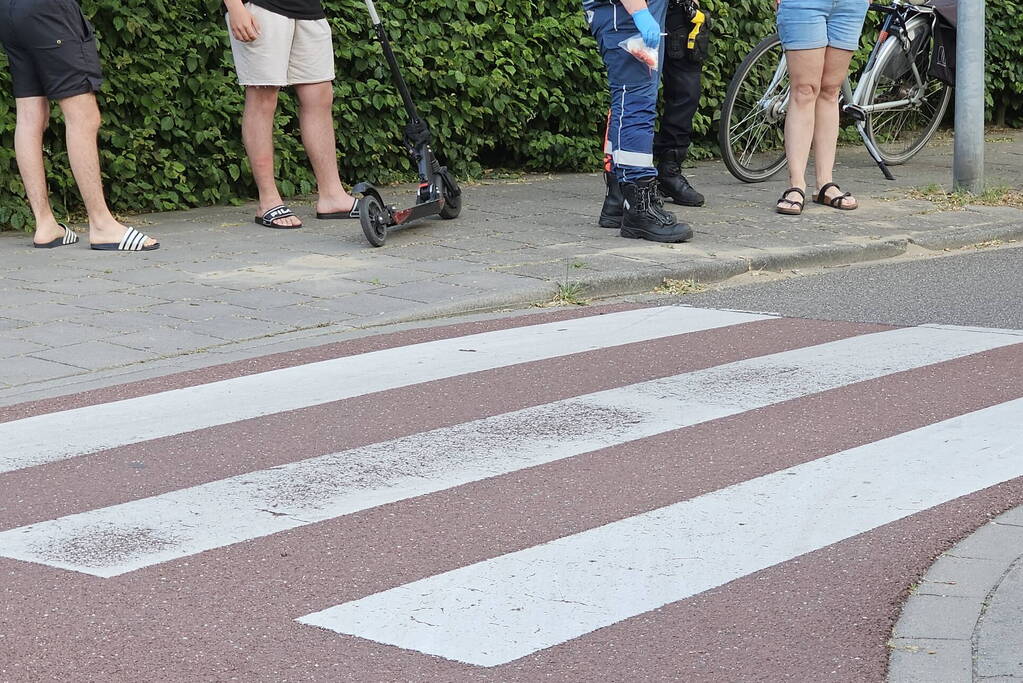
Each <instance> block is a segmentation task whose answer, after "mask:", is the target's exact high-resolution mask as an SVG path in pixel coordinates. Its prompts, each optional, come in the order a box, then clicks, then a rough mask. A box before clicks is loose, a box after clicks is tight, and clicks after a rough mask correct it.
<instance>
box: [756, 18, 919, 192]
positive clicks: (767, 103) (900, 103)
mask: <svg viewBox="0 0 1023 683" xmlns="http://www.w3.org/2000/svg"><path fill="white" fill-rule="evenodd" d="M870 9H872V10H874V11H879V12H884V13H885V14H886V15H887V17H886V18H885V20H884V22H883V23H882V25H881V30H880V33H879V34H878V39H877V42H875V43H874V47H873V48H872V49H871V52H870V57H868V59H867V65H866V66H865V67H864V69H863V72H862V73H861V74H860V79H859V81H858V82H857V84H856V90H855V91H853V88H852V82H851V81H850V79H849V77H846V79H845V81H843V82H842V93H841V101H840V105H839V106H840V107H841V110H842V111H843V112H844V113H846V114H848V115H849V116H850V117H851V118H852V119H853V120H854V121H855V122H856V130H857V132H858V133H859V134H860V138H862V140H863V145H864V146H865V147H866V148H867V152H869V153H870V156H871V157H872V158H873V159H874V161H875V162H876V163H877V165H878V168H880V169H881V172H882V173H884V176H885V178H887V179H888V180H895V176H893V175H892V172H891V171H890V170H889V169H888V166H887V164H885V163H884V161H883V160H882V159H881V154H880V152H879V151H878V150H877V147H876V146H875V145H874V143H873V142H872V141H871V140H870V136H869V135H867V131H866V124H867V117H868V116H869V115H870V114H873V113H875V112H880V111H885V110H887V109H898V108H900V107H905V106H906V105H916V104H919V102H920V100H922V99H923V92H924V88H925V87H926V81H925V79H924V77H923V75H922V74H921V73H920V70H919V69H918V68H917V63H916V60H915V59H910V60H909V64H910V68H911V69H912V73H913V78H914V80H915V81H916V87H915V88H914V89H913V93H912V94H911V96H910V97H909V98H907V99H902V100H895V101H892V102H884V103H881V104H866V103H865V100H866V98H867V96H868V93H870V92H871V90H872V89H873V85H874V79H875V78H876V77H877V74H875V73H874V69H875V67H876V65H877V57H878V55H879V54H880V52H881V49H882V48H883V47H884V45H885V43H886V42H887V41H889V40H893V39H894V40H898V41H899V42H900V43H901V45H902V49H903V51H904V52H905V53H906V54H907V55H910V56H912V53H911V50H912V46H911V38H910V35H909V23H910V21H911V20H912V19H913V18H914V17H918V16H926V15H930V16H931V30H932V31H933V30H934V23H935V21H936V19H935V17H934V14H935V12H934V8H933V7H931V6H929V5H916V4H912V3H909V2H906V1H905V0H893V2H892V4H891V5H878V4H874V3H871V5H870ZM787 73H788V61H787V59H786V57H785V55H784V54H782V57H781V60H780V61H779V62H778V67H777V68H776V69H775V73H774V76H773V78H772V79H771V82H770V84H769V85H768V87H767V92H774V91H775V90H776V89H777V88H778V87H779V86H780V85H781V82H782V80H784V78H785V75H786V74H787ZM790 93H791V90H790V89H789V88H786V89H785V92H784V93H783V94H782V96H781V97H779V96H774V97H770V98H764V99H762V100H761V101H760V102H759V105H760V106H761V108H762V109H763V110H764V111H765V113H768V114H769V116H770V117H771V118H773V119H774V120H778V119H781V118H784V117H785V115H786V114H787V112H788V105H789V99H790Z"/></svg>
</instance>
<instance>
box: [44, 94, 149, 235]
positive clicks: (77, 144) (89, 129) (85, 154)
mask: <svg viewBox="0 0 1023 683" xmlns="http://www.w3.org/2000/svg"><path fill="white" fill-rule="evenodd" d="M59 104H60V108H61V109H62V110H63V112H64V120H65V122H66V123H67V151H68V160H69V161H70V162H71V172H72V173H74V175H75V182H76V183H78V191H79V192H81V194H82V201H83V202H85V211H86V212H87V213H88V214H89V241H90V242H92V243H93V244H98V243H105V242H120V241H121V237H123V236H124V231H125V230H127V227H126V226H124V225H123V224H121V223H119V222H118V221H117V219H116V218H114V216H113V214H111V213H110V209H109V208H108V207H107V201H106V199H105V198H104V196H103V180H102V177H101V176H100V170H99V148H98V147H97V145H96V136H97V134H98V133H99V124H100V116H99V107H98V106H97V105H96V96H95V95H94V94H93V93H86V94H84V95H75V96H74V97H68V98H66V99H63V100H60V102H59ZM155 242H156V240H153V239H150V240H148V241H147V242H146V244H147V245H149V244H153V243H155Z"/></svg>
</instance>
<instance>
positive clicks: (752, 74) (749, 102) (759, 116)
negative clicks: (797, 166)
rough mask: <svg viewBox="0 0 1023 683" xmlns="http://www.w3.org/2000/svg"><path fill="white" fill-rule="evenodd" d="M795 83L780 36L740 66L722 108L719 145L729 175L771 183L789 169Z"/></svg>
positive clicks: (770, 39) (762, 44) (762, 43)
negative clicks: (788, 123)
mask: <svg viewBox="0 0 1023 683" xmlns="http://www.w3.org/2000/svg"><path fill="white" fill-rule="evenodd" d="M788 100H789V77H788V68H787V66H786V62H785V51H784V50H783V49H782V46H781V39H780V38H779V37H778V35H777V34H773V35H770V36H768V37H766V38H764V39H763V40H762V41H760V43H759V44H758V45H757V46H756V47H755V48H753V50H752V51H751V52H750V53H749V54H748V55H747V56H746V59H744V60H743V61H742V64H740V65H739V68H738V70H737V71H736V72H735V76H733V77H732V82H731V83H730V84H729V85H728V91H727V92H726V93H725V101H724V103H723V104H722V105H721V120H720V121H719V122H718V142H719V143H720V144H721V156H722V158H723V160H724V162H725V166H727V167H728V170H729V172H731V174H732V175H733V176H735V177H736V178H738V179H739V180H741V181H743V182H744V183H759V182H762V181H764V180H767V179H768V178H770V177H771V176H773V175H774V174H775V173H777V172H778V171H780V170H781V169H782V167H783V166H785V110H786V107H787V106H788Z"/></svg>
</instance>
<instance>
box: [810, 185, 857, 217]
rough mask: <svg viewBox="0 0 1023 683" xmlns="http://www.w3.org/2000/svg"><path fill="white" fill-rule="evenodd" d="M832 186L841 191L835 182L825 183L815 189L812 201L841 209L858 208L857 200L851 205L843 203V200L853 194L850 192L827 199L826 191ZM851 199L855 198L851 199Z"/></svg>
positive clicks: (850, 209) (851, 209)
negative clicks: (818, 188)
mask: <svg viewBox="0 0 1023 683" xmlns="http://www.w3.org/2000/svg"><path fill="white" fill-rule="evenodd" d="M832 187H833V188H835V189H836V190H838V191H839V192H841V191H842V188H840V187H839V186H838V184H837V183H828V184H827V185H825V186H824V187H822V188H821V189H820V190H818V191H817V197H816V198H814V200H813V201H814V202H816V203H817V204H823V205H824V206H830V207H831V208H832V209H840V210H842V211H853V210H855V209H858V208H860V203H859V202H856V203H855V204H853V205H852V206H846V205H845V200H846V199H848V198H850V197H852V196H853V195H852V192H846V193H845V194H840V195H837V196H835V197H832V198H830V199H828V195H827V191H828V190H829V189H831V188H832ZM853 201H856V200H855V199H853Z"/></svg>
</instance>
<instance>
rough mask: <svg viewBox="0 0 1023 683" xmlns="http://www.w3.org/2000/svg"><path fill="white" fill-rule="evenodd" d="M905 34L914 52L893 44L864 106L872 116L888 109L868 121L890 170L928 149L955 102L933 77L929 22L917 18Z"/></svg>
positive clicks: (881, 57)
mask: <svg viewBox="0 0 1023 683" xmlns="http://www.w3.org/2000/svg"><path fill="white" fill-rule="evenodd" d="M906 29H907V35H908V37H909V51H908V52H907V51H906V48H905V47H904V46H903V45H902V43H901V41H900V40H899V39H898V37H897V36H891V37H889V38H888V40H887V41H886V42H885V44H884V46H883V47H882V48H881V52H880V53H879V54H878V56H877V62H876V63H875V66H874V69H873V75H872V76H871V82H870V86H869V89H868V91H867V96H866V98H865V101H864V102H863V104H864V105H866V108H867V111H868V112H870V107H871V106H879V107H883V108H882V109H879V110H878V111H873V112H870V113H869V114H868V115H867V121H866V128H865V131H866V134H867V136H868V137H869V138H870V139H871V141H872V142H873V143H874V145H875V146H876V147H877V151H878V153H879V154H880V155H881V158H882V159H883V160H884V162H885V163H886V164H888V165H889V166H897V165H899V164H903V163H905V162H907V161H909V159H910V158H912V157H913V155H915V154H916V153H917V152H919V151H920V150H921V149H923V148H924V146H925V145H926V144H927V143H928V142H929V141H930V139H931V138H932V137H934V134H935V133H936V132H937V130H938V126H940V125H941V121H942V119H944V117H945V111H946V110H947V109H948V103H949V100H951V99H952V89H951V88H949V87H948V86H947V85H945V84H944V83H943V82H941V81H939V80H938V79H936V78H934V77H933V76H930V75H929V74H928V71H929V70H930V65H931V54H932V50H933V47H934V45H933V31H932V30H931V22H930V20H928V19H926V18H924V17H915V18H914V19H911V20H910V21H909V22H907V24H906ZM914 65H915V67H916V72H915V73H914V69H913V66H914ZM918 76H919V77H918ZM889 105H890V106H889Z"/></svg>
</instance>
